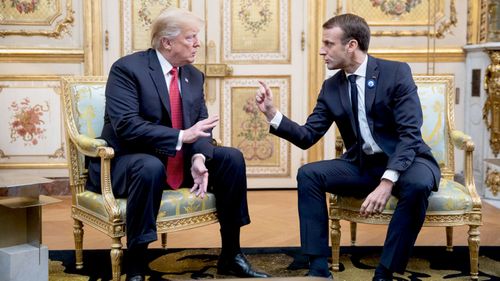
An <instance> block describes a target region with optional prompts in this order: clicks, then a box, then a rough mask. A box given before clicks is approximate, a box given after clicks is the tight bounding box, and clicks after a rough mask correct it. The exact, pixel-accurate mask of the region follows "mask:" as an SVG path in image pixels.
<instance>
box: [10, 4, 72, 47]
mask: <svg viewBox="0 0 500 281" xmlns="http://www.w3.org/2000/svg"><path fill="white" fill-rule="evenodd" d="M74 14H75V11H73V3H72V0H66V17H65V18H64V19H62V20H59V21H58V22H57V23H56V26H55V27H54V29H53V30H25V29H20V30H0V37H5V36H12V35H20V36H46V37H51V38H60V37H61V36H62V35H63V34H65V33H67V32H68V28H69V26H70V25H73V22H74V21H75V18H74V17H73V16H74Z"/></svg>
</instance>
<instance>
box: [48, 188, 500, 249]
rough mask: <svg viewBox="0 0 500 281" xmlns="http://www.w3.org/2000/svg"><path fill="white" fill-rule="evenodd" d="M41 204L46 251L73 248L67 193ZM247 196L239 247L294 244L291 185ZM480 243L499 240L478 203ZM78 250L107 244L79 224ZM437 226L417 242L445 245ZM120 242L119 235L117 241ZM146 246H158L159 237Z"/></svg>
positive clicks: (362, 233) (497, 228)
mask: <svg viewBox="0 0 500 281" xmlns="http://www.w3.org/2000/svg"><path fill="white" fill-rule="evenodd" d="M57 198H59V199H61V200H62V201H61V202H60V203H56V204H53V205H48V206H45V207H43V226H42V227H43V244H45V245H47V246H48V247H49V249H51V250H58V249H74V242H73V220H72V219H71V217H70V207H71V197H70V196H62V197H57ZM248 201H249V208H250V216H251V219H252V223H251V224H250V225H248V226H245V227H243V228H242V231H241V246H242V247H295V246H299V245H300V240H299V227H298V225H299V223H298V211H297V195H296V191H295V190H251V191H249V192H248ZM483 223H484V225H483V226H482V227H481V228H480V232H481V245H500V235H499V234H500V209H497V208H495V207H493V206H491V205H489V204H487V203H483ZM386 229H387V227H386V226H378V225H358V239H357V245H376V246H381V245H383V241H384V237H385V232H386ZM342 230H343V231H344V232H343V234H344V235H343V236H342V241H341V243H342V245H349V244H350V241H349V240H350V237H349V224H348V223H345V222H344V223H343V224H342ZM84 231H85V233H84V246H83V247H84V249H108V248H109V246H110V242H111V240H110V239H109V238H107V236H106V235H104V234H101V233H100V232H98V231H96V230H94V229H93V228H91V227H84ZM467 231H468V228H467V227H455V230H454V245H467ZM445 240H446V235H445V230H444V228H442V227H426V228H423V229H422V231H421V233H420V235H419V238H418V240H417V245H445V244H446V242H445ZM122 242H123V243H124V245H125V242H126V241H125V239H124V240H123V241H122ZM150 247H160V243H159V242H155V243H153V244H152V245H151V246H150ZM167 247H168V248H214V247H216V248H218V247H220V237H219V225H218V224H212V225H209V226H206V227H202V228H196V229H192V230H186V231H181V232H176V233H171V234H169V235H168V242H167Z"/></svg>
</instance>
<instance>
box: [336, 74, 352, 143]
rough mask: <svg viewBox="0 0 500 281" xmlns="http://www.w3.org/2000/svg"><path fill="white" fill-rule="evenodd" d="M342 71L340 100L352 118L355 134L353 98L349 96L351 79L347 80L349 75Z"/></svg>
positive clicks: (350, 118)
mask: <svg viewBox="0 0 500 281" xmlns="http://www.w3.org/2000/svg"><path fill="white" fill-rule="evenodd" d="M340 71H341V75H340V76H341V77H340V79H339V80H340V81H339V82H340V83H339V87H338V89H339V93H340V102H341V103H342V107H343V108H344V110H345V111H346V112H348V113H349V120H351V127H352V128H353V132H354V135H356V123H355V122H354V115H353V113H352V106H351V98H350V97H349V90H348V87H349V81H347V77H346V76H345V72H344V71H342V70H340Z"/></svg>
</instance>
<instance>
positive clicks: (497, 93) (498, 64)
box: [483, 50, 500, 157]
mask: <svg viewBox="0 0 500 281" xmlns="http://www.w3.org/2000/svg"><path fill="white" fill-rule="evenodd" d="M488 55H489V57H490V60H491V63H490V65H488V67H487V69H486V73H485V77H484V89H485V91H486V94H487V98H486V102H485V103H484V107H483V119H484V121H485V122H486V127H487V129H488V130H489V131H490V147H491V150H492V152H493V154H494V155H495V157H496V156H497V155H498V152H500V50H491V51H488Z"/></svg>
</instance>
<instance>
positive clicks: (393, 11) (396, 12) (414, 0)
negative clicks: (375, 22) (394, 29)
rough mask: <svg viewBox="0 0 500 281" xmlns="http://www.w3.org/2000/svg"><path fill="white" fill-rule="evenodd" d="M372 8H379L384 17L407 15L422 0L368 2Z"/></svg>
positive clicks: (377, 0) (375, 0)
mask: <svg viewBox="0 0 500 281" xmlns="http://www.w3.org/2000/svg"><path fill="white" fill-rule="evenodd" d="M370 2H372V5H373V7H380V10H382V12H384V13H385V14H386V15H393V16H400V15H402V14H404V13H409V12H410V11H411V10H412V9H413V8H414V7H415V6H417V5H418V4H420V3H422V0H370Z"/></svg>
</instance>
